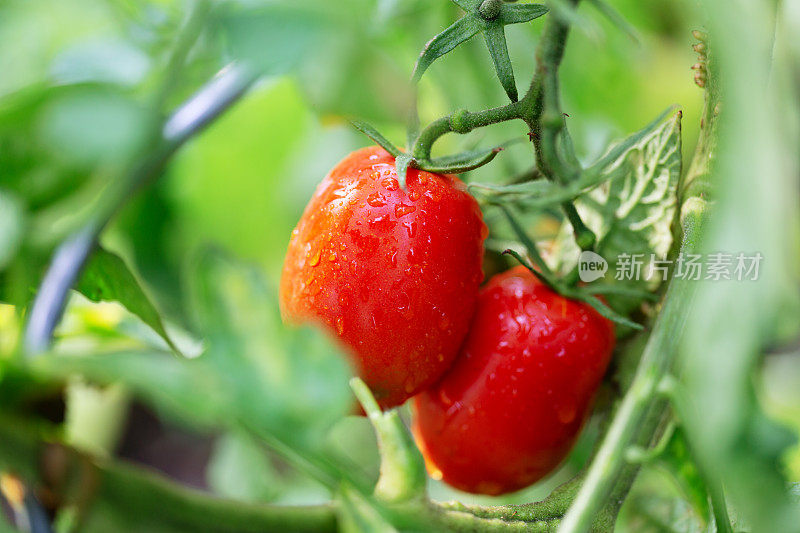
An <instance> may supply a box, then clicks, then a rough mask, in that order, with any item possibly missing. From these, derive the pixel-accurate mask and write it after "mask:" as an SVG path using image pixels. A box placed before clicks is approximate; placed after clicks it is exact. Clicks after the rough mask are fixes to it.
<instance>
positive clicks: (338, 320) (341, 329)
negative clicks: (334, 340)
mask: <svg viewBox="0 0 800 533" xmlns="http://www.w3.org/2000/svg"><path fill="white" fill-rule="evenodd" d="M336 331H337V332H338V333H339V335H341V334H342V333H344V318H342V317H337V318H336Z"/></svg>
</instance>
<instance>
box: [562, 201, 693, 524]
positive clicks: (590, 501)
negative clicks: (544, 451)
mask: <svg viewBox="0 0 800 533" xmlns="http://www.w3.org/2000/svg"><path fill="white" fill-rule="evenodd" d="M688 216H690V217H693V218H694V220H692V221H691V222H690V223H688V224H687V225H686V228H687V232H686V234H685V237H684V242H683V251H684V252H685V253H691V251H692V250H694V249H696V247H697V241H698V240H699V234H700V224H699V220H700V219H701V218H702V216H703V213H702V210H698V211H697V212H695V213H689V214H688ZM696 286H697V283H695V282H693V281H691V280H685V279H673V280H672V282H671V283H670V286H669V289H668V290H667V293H666V295H665V297H664V307H663V308H662V310H661V314H660V315H659V317H658V320H657V321H656V323H655V325H654V326H653V332H652V334H651V336H650V339H649V340H648V343H647V346H646V347H645V349H644V353H643V354H642V359H641V361H640V363H639V367H638V369H637V372H636V376H635V377H634V380H633V383H632V384H631V386H630V388H629V389H628V392H627V393H626V394H625V396H624V398H623V400H622V403H621V404H620V407H619V410H618V411H617V413H616V415H615V416H614V419H613V421H612V422H611V425H610V426H609V429H608V432H607V433H606V435H605V437H604V439H603V443H602V444H601V446H600V449H599V450H598V452H597V455H596V456H595V459H594V460H593V461H592V464H591V466H590V467H589V470H588V472H587V475H586V480H585V482H584V485H583V486H582V487H581V490H580V491H579V492H578V495H577V496H576V498H575V501H574V502H573V504H572V506H571V507H570V509H569V511H568V512H567V514H566V515H565V516H564V520H563V521H562V523H561V526H560V527H559V532H560V533H578V532H583V531H588V530H589V528H590V526H591V524H592V520H593V518H594V516H595V515H596V514H597V513H598V512H599V511H600V509H601V508H602V507H603V505H604V504H605V502H606V501H608V497H609V495H610V494H611V492H612V489H614V488H615V484H616V483H617V481H619V479H620V474H621V472H622V471H623V469H624V467H625V466H626V461H625V453H626V451H627V450H628V448H629V447H630V446H631V445H634V444H636V440H637V439H638V438H640V437H641V436H642V435H646V436H652V435H653V434H654V433H655V431H656V429H657V428H658V425H659V422H660V421H661V419H662V416H663V407H662V408H657V407H656V406H655V403H656V402H657V401H658V400H659V398H658V395H657V394H656V389H657V387H658V385H659V383H660V382H661V380H662V379H663V377H664V376H665V375H666V374H667V372H668V371H669V370H670V368H671V367H672V365H673V364H674V359H675V356H676V354H677V352H678V346H679V341H680V338H679V336H678V335H676V334H675V333H676V332H678V331H682V330H683V327H684V325H685V321H686V317H687V316H688V311H689V309H690V308H691V304H692V300H693V298H694V295H695V292H696V289H697V287H696ZM661 402H662V403H665V402H663V400H661ZM648 440H649V439H648ZM632 479H633V478H631V479H630V480H629V481H628V484H629V483H632Z"/></svg>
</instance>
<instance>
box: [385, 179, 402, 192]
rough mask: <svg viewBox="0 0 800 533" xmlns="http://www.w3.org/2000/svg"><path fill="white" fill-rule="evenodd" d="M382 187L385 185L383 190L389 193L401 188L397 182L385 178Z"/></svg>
mask: <svg viewBox="0 0 800 533" xmlns="http://www.w3.org/2000/svg"><path fill="white" fill-rule="evenodd" d="M381 185H383V188H384V189H386V190H387V191H396V190H397V189H398V188H399V186H400V185H399V184H398V183H397V180H396V179H394V178H391V177H389V178H383V180H381Z"/></svg>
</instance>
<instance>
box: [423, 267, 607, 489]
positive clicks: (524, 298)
mask: <svg viewBox="0 0 800 533" xmlns="http://www.w3.org/2000/svg"><path fill="white" fill-rule="evenodd" d="M613 348H614V326H613V324H612V323H611V322H610V321H609V320H606V319H605V318H603V317H602V316H600V314H598V313H597V312H596V311H595V310H594V309H592V308H591V307H590V306H588V305H586V304H583V303H580V302H576V301H573V300H568V299H566V298H564V297H562V296H560V295H558V294H557V293H555V292H553V291H552V290H550V289H549V288H548V287H547V286H546V285H544V284H542V283H541V282H540V281H539V280H538V279H536V277H534V276H533V274H531V273H530V272H529V271H528V270H527V269H526V268H524V267H522V266H519V267H516V268H513V269H511V270H509V271H508V272H505V273H503V274H499V275H497V276H494V277H493V278H492V279H491V280H490V281H489V283H488V284H487V285H486V287H485V288H484V289H483V290H482V291H481V293H480V296H479V298H478V310H477V312H476V314H475V319H474V320H473V322H472V327H471V329H470V334H469V335H468V336H467V340H466V341H465V343H464V347H463V348H462V350H461V354H460V355H459V357H458V359H456V362H455V363H454V365H453V367H452V368H451V369H450V370H449V371H448V372H447V373H446V374H445V375H444V377H443V378H442V380H441V381H439V382H438V383H437V384H436V385H435V386H434V387H433V388H431V389H429V390H427V391H425V392H423V393H422V394H420V395H419V396H417V398H415V402H414V406H415V411H416V417H415V422H414V434H415V436H416V439H417V442H418V444H419V445H420V449H421V450H422V453H423V455H424V456H425V462H426V465H427V467H428V471H429V472H430V473H431V476H432V477H434V478H438V479H443V480H444V481H445V482H446V483H448V484H450V485H452V486H453V487H456V488H458V489H460V490H464V491H467V492H473V493H481V494H502V493H506V492H511V491H515V490H518V489H521V488H523V487H526V486H528V485H530V484H532V483H534V482H535V481H538V480H539V479H541V478H542V477H544V476H546V475H547V474H548V473H550V472H552V471H553V470H554V469H555V468H556V467H557V466H558V464H559V463H560V462H561V461H562V460H563V459H564V457H565V456H566V455H567V453H568V452H569V450H570V449H571V447H572V445H573V444H574V442H575V439H576V438H577V435H578V433H579V432H580V429H581V426H582V425H583V423H584V421H585V420H586V418H587V416H588V414H589V410H590V407H591V403H592V398H593V396H594V393H595V391H596V390H597V388H598V385H599V384H600V381H601V379H602V378H603V374H604V373H605V371H606V367H607V366H608V363H609V361H610V359H611V352H612V350H613Z"/></svg>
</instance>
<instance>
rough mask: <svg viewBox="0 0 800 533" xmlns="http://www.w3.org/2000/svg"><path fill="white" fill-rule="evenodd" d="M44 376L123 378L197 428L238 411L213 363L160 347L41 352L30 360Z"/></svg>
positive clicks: (95, 379) (118, 380) (153, 402)
mask: <svg viewBox="0 0 800 533" xmlns="http://www.w3.org/2000/svg"><path fill="white" fill-rule="evenodd" d="M31 368H32V370H34V371H35V372H36V373H38V374H39V375H40V376H42V377H48V378H52V379H65V378H68V377H72V376H74V375H75V374H78V375H81V376H83V377H85V378H86V379H87V380H90V381H92V382H96V383H100V384H108V385H110V384H113V383H124V384H125V385H126V386H127V387H128V388H129V389H131V390H132V391H133V392H134V393H135V394H136V395H137V396H138V397H139V398H141V399H143V400H144V401H145V402H146V403H149V404H151V405H153V406H154V407H156V408H157V409H159V410H163V411H165V412H166V413H168V414H169V415H171V416H172V417H174V418H178V419H180V420H182V421H183V422H186V423H189V424H191V425H193V426H195V427H199V428H203V429H209V428H213V427H217V426H218V425H219V424H220V421H222V420H228V419H230V418H231V417H233V416H235V413H232V412H230V411H228V410H227V409H226V405H225V391H224V390H223V389H222V388H221V384H220V383H219V380H218V377H217V376H216V375H215V374H214V372H213V371H212V369H211V368H209V367H207V366H206V365H204V364H203V363H202V362H201V361H200V360H186V359H180V358H176V357H174V356H172V355H171V354H169V353H167V352H158V351H147V352H140V351H124V352H113V353H106V354H99V355H42V356H40V357H37V358H35V359H34V360H33V361H32V362H31Z"/></svg>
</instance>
